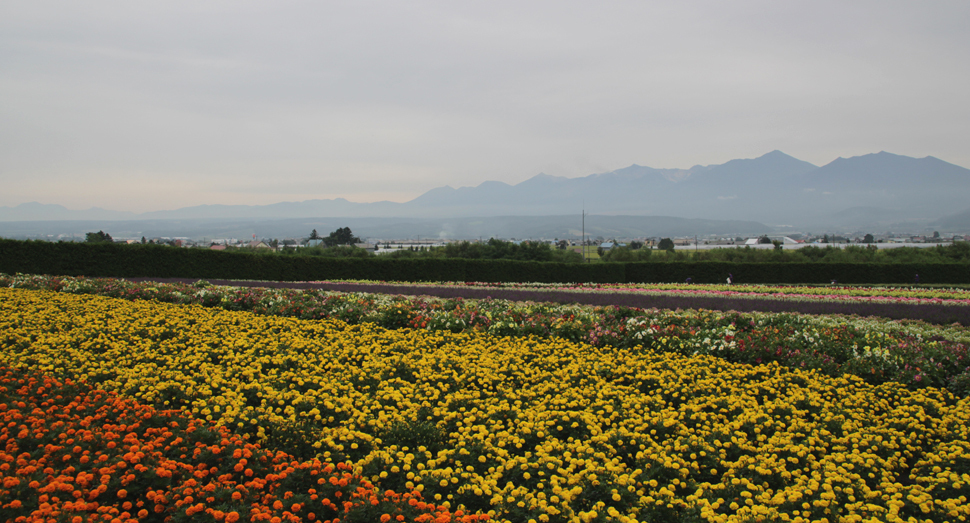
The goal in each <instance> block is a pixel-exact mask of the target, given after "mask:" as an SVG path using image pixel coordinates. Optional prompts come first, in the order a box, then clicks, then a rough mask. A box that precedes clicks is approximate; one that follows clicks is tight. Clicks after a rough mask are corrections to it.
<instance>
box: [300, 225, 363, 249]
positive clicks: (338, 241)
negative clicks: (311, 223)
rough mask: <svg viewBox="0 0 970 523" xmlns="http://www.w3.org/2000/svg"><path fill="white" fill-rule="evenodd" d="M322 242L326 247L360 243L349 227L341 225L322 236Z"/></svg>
mask: <svg viewBox="0 0 970 523" xmlns="http://www.w3.org/2000/svg"><path fill="white" fill-rule="evenodd" d="M315 231H316V229H314V232H315ZM311 234H312V233H311ZM323 243H324V245H326V246H327V247H333V246H335V245H353V244H355V243H360V238H358V237H356V236H354V233H353V232H351V231H350V227H341V228H339V229H337V230H336V231H333V232H332V233H330V235H329V236H327V237H326V238H324V239H323Z"/></svg>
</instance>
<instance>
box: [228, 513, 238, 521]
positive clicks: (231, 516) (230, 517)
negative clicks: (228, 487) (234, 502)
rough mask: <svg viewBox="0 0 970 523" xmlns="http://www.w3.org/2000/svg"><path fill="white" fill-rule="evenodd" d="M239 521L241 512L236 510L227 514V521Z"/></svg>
mask: <svg viewBox="0 0 970 523" xmlns="http://www.w3.org/2000/svg"><path fill="white" fill-rule="evenodd" d="M236 521H239V513H238V512H236V511H233V512H230V513H228V514H226V523H235V522H236Z"/></svg>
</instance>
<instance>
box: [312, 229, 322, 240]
mask: <svg viewBox="0 0 970 523" xmlns="http://www.w3.org/2000/svg"><path fill="white" fill-rule="evenodd" d="M319 238H320V235H319V234H317V230H316V229H313V231H311V232H310V239H311V240H317V239H319Z"/></svg>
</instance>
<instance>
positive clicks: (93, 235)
mask: <svg viewBox="0 0 970 523" xmlns="http://www.w3.org/2000/svg"><path fill="white" fill-rule="evenodd" d="M84 241H85V242H86V243H112V242H114V240H112V239H111V235H110V234H108V233H106V232H104V231H98V232H89V233H87V234H85V235H84Z"/></svg>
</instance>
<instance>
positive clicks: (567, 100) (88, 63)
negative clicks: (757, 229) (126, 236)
mask: <svg viewBox="0 0 970 523" xmlns="http://www.w3.org/2000/svg"><path fill="white" fill-rule="evenodd" d="M968 64H970V2H967V1H966V0H956V1H952V2H940V1H929V2H912V1H888V0H879V1H851V2H846V1H844V0H839V1H828V0H822V1H820V0H811V1H784V2H778V1H752V0H735V1H731V2H724V1H710V2H694V1H670V2H645V1H634V2H589V1H583V2H576V1H563V0H557V1H550V2H523V1H521V0H517V1H514V2H507V1H496V0H490V1H487V2H451V1H442V2H427V1H422V0H416V1H410V2H366V1H353V2H321V1H313V2H309V1H308V2H288V1H273V2H268V1H267V2H244V1H238V0H233V1H225V2H221V1H206V2H198V1H191V2H180V1H171V0H167V1H164V2H131V1H128V0H125V1H113V2H60V1H59V2H45V1H38V0H30V1H26V2H23V1H10V0H0V182H2V187H3V190H2V191H0V205H6V206H9V205H17V204H20V203H24V202H30V201H39V202H41V203H57V204H61V205H64V206H67V207H68V208H71V209H86V208H90V207H93V206H97V207H103V208H108V209H114V210H130V211H139V212H140V211H149V210H161V209H174V208H178V207H184V206H189V205H197V204H203V203H223V204H269V203H275V202H280V201H298V200H307V199H315V198H335V197H344V198H347V199H349V200H351V201H376V200H382V199H386V200H393V201H406V200H409V199H412V198H414V197H416V196H418V195H420V194H421V193H423V192H425V191H427V190H429V189H432V188H434V187H438V186H441V185H451V186H452V187H459V186H463V185H478V184H479V183H481V182H483V181H485V180H501V181H504V182H507V183H518V182H521V181H523V180H525V179H527V178H530V177H532V176H534V175H536V174H538V173H540V172H545V173H547V174H553V175H560V176H568V177H576V176H585V175H588V174H592V173H596V172H605V171H611V170H614V169H618V168H621V167H625V166H628V165H630V164H633V163H636V164H640V165H648V166H651V167H680V168H686V167H690V166H692V165H695V164H718V163H723V162H725V161H728V160H731V159H734V158H753V157H757V156H760V155H762V154H765V153H767V152H769V151H772V150H774V149H780V150H782V151H784V152H786V153H788V154H790V155H792V156H795V157H797V158H800V159H802V160H806V161H809V162H812V163H814V164H816V165H823V164H825V163H828V162H830V161H832V160H834V159H835V158H837V157H839V156H843V157H849V156H856V155H861V154H868V153H874V152H879V151H882V150H885V151H889V152H893V153H897V154H904V155H908V156H915V157H923V156H927V155H931V156H936V157H938V158H941V159H943V160H946V161H949V162H951V163H955V164H958V165H962V166H964V167H970V65H968Z"/></svg>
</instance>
